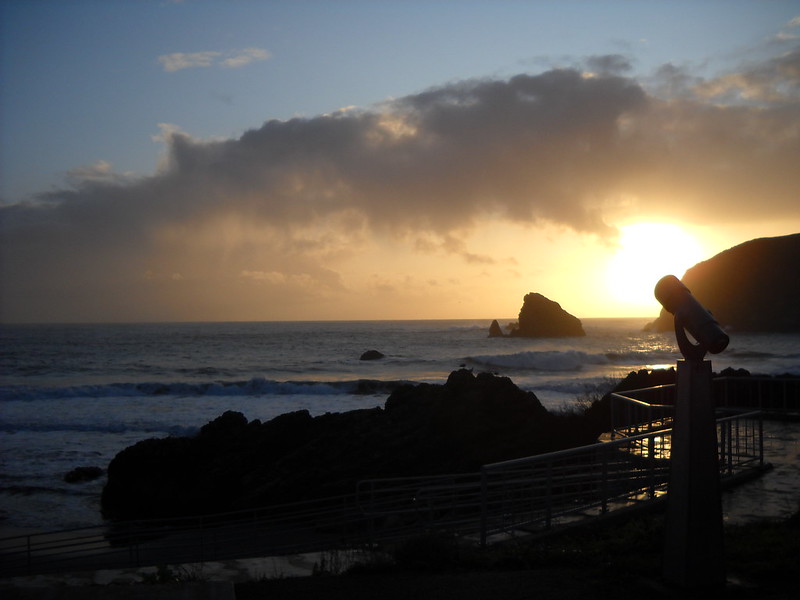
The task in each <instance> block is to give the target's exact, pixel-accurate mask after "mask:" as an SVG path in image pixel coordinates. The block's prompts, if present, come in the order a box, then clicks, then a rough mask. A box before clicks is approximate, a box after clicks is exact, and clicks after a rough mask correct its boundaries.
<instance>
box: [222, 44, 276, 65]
mask: <svg viewBox="0 0 800 600" xmlns="http://www.w3.org/2000/svg"><path fill="white" fill-rule="evenodd" d="M271 56H272V55H271V54H270V53H269V52H268V51H267V50H263V49H261V48H247V49H245V50H242V51H241V52H240V53H238V54H235V55H233V56H229V57H228V58H226V59H224V60H222V61H220V65H221V66H223V67H228V68H231V69H238V68H241V67H244V66H246V65H249V64H250V63H251V62H253V61H256V60H268V59H269V58H270V57H271Z"/></svg>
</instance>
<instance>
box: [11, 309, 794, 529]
mask: <svg viewBox="0 0 800 600" xmlns="http://www.w3.org/2000/svg"><path fill="white" fill-rule="evenodd" d="M512 320H514V319H506V320H500V323H501V324H503V325H504V324H505V323H506V322H509V321H512ZM650 320H652V319H642V318H638V319H583V320H582V322H583V325H584V329H585V330H586V333H587V335H586V337H583V338H547V339H523V338H489V337H488V330H489V324H490V322H491V321H490V320H488V319H484V320H448V321H362V322H259V323H155V324H104V325H99V324H86V325H79V324H75V325H51V324H48V325H44V324H42V325H33V324H32V325H0V525H2V526H3V527H5V528H7V529H8V528H21V529H42V530H44V529H61V528H70V527H80V526H86V525H97V524H100V523H102V517H101V515H100V509H99V497H100V492H101V490H102V487H103V484H104V479H103V478H100V479H97V480H95V481H92V482H88V483H82V484H69V483H65V482H64V481H63V476H64V475H65V474H66V473H67V472H69V471H71V470H72V469H74V468H76V467H83V466H99V467H101V468H105V467H106V466H107V465H108V463H109V461H110V460H111V459H112V458H113V457H114V456H115V455H116V453H117V452H119V451H120V450H122V449H123V448H125V447H127V446H129V445H131V444H134V443H136V442H137V441H140V440H143V439H146V438H151V437H163V436H169V435H189V434H192V433H194V432H196V431H197V430H198V429H199V428H200V427H201V426H203V425H204V424H205V423H207V422H209V421H210V420H212V419H214V418H216V417H217V416H219V415H220V414H222V413H223V412H224V411H226V410H235V411H240V412H242V413H243V414H244V415H245V416H246V417H247V418H248V419H261V420H262V421H265V420H269V419H271V418H273V417H275V416H277V415H280V414H283V413H286V412H290V411H296V410H308V411H309V412H310V413H311V414H312V415H320V414H324V413H326V412H344V411H349V410H354V409H359V408H373V407H376V406H383V404H384V402H385V401H386V398H387V397H388V396H389V394H390V392H391V389H393V386H396V385H397V382H412V383H415V382H429V383H443V382H444V381H445V380H446V378H447V376H448V374H449V373H450V372H451V371H453V370H455V369H458V368H460V367H462V366H463V367H466V368H470V369H473V370H474V371H475V372H481V371H490V372H493V373H497V374H500V375H504V376H508V377H510V378H511V379H512V381H514V383H515V384H517V385H518V386H519V387H521V388H523V389H525V390H530V391H533V392H534V393H535V394H536V395H537V396H538V398H539V399H540V400H541V401H542V403H543V404H544V406H545V407H546V408H548V409H549V410H561V409H564V408H569V407H571V406H574V405H575V404H576V403H577V402H579V399H581V398H585V397H587V395H589V394H591V393H593V392H597V391H599V392H604V391H606V390H607V389H609V388H610V387H611V386H612V385H613V383H614V381H616V380H618V379H620V378H622V377H624V376H625V375H626V374H627V373H628V372H630V371H634V370H639V369H643V368H647V369H652V368H664V367H669V366H674V365H675V362H676V360H677V359H678V358H680V355H679V352H678V349H677V345H676V343H675V336H674V334H673V333H651V332H645V331H643V327H644V325H645V323H647V322H648V321H650ZM730 335H731V343H730V345H729V347H728V348H727V349H726V350H725V351H724V352H723V353H722V354H719V355H716V356H710V357H709V358H710V359H711V360H712V361H713V366H714V370H715V371H720V370H722V369H724V368H726V367H734V368H744V369H747V370H749V371H751V372H752V373H763V374H771V375H774V374H782V373H792V374H800V335H791V334H753V333H741V334H737V333H736V332H730ZM367 350H378V351H379V352H381V353H383V354H384V355H385V356H384V358H382V359H380V360H375V361H362V360H360V356H361V354H362V353H363V352H365V351H367Z"/></svg>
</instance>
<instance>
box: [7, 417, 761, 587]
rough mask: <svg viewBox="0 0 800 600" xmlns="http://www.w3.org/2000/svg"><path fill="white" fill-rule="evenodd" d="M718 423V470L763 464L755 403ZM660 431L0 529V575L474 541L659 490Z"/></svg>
mask: <svg viewBox="0 0 800 600" xmlns="http://www.w3.org/2000/svg"><path fill="white" fill-rule="evenodd" d="M717 423H718V424H717V427H718V433H717V436H718V438H717V439H718V441H719V456H720V470H721V475H722V476H723V478H728V477H731V476H733V475H736V474H738V473H741V472H743V471H745V470H749V469H757V468H758V467H760V466H762V465H763V442H762V440H763V430H762V428H761V426H760V417H759V413H757V412H754V413H747V414H740V415H734V416H729V417H726V418H723V419H720V420H719V421H718V422H717ZM670 439H671V430H670V429H668V428H659V429H655V430H653V431H649V432H646V433H641V434H637V435H628V436H625V437H622V438H620V439H616V440H613V441H610V442H605V443H598V444H592V445H589V446H583V447H580V448H574V449H570V450H563V451H559V452H553V453H549V454H543V455H538V456H533V457H529V458H522V459H517V460H510V461H505V462H500V463H494V464H489V465H485V466H484V467H482V468H481V470H480V471H479V472H477V473H467V474H455V475H440V476H430V477H405V478H392V479H372V480H367V481H362V482H359V483H358V485H357V487H356V493H355V494H353V495H350V496H340V497H335V498H323V499H319V500H314V501H309V502H302V503H293V504H284V505H279V506H271V507H265V508H260V509H257V510H248V511H240V512H236V513H225V514H219V515H212V516H204V517H187V518H184V519H171V520H161V521H138V522H128V523H117V524H113V525H109V526H101V527H90V528H82V529H74V530H70V531H60V532H51V533H42V534H33V535H23V536H16V537H11V538H4V539H0V577H9V576H12V575H19V574H29V573H47V572H59V571H61V572H63V571H78V570H97V569H108V568H121V567H139V566H145V565H158V564H180V563H192V562H205V561H212V560H223V559H233V558H245V557H252V556H271V555H280V554H289V553H297V552H311V551H317V550H330V549H335V548H344V547H355V546H365V545H368V546H372V545H374V544H378V543H386V542H388V541H393V540H399V539H403V538H407V537H409V536H413V535H417V534H420V533H423V532H430V531H439V532H450V533H453V534H456V535H459V536H462V537H467V538H470V539H473V540H474V541H475V542H480V543H481V544H484V545H485V544H488V543H491V542H494V541H499V540H502V539H506V538H508V537H509V536H520V535H528V534H531V533H536V532H541V531H546V530H548V529H551V528H553V527H556V526H559V525H564V524H568V523H574V522H576V521H579V520H581V519H586V518H591V517H596V516H598V515H602V514H606V513H608V512H609V511H612V510H615V509H619V508H623V507H632V506H636V505H642V504H644V503H647V502H649V501H653V500H658V499H659V498H662V497H663V496H664V495H665V493H666V485H667V479H668V472H669V456H670Z"/></svg>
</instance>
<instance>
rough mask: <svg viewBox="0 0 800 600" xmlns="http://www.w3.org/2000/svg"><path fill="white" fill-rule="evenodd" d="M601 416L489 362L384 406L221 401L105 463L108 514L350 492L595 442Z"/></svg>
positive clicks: (140, 514) (188, 511)
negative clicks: (293, 406)
mask: <svg viewBox="0 0 800 600" xmlns="http://www.w3.org/2000/svg"><path fill="white" fill-rule="evenodd" d="M606 425H607V423H602V424H596V423H593V422H592V421H591V420H589V419H586V418H579V417H576V416H567V415H554V414H551V413H549V412H548V411H547V410H546V409H545V408H543V407H542V405H541V403H540V402H539V400H538V399H537V398H536V396H535V395H534V394H533V393H532V392H525V391H522V390H520V389H519V388H518V387H517V386H515V385H514V384H513V383H512V382H511V380H510V379H508V378H505V377H497V376H494V375H491V374H488V373H481V374H479V375H474V374H473V373H472V372H471V371H468V370H464V369H462V370H459V371H454V372H453V373H451V374H450V376H449V378H448V380H447V382H446V383H445V384H443V385H433V384H419V385H405V386H402V387H400V388H398V389H396V390H395V391H394V392H393V393H392V394H391V395H390V396H389V398H388V399H387V401H386V404H385V408H383V409H381V408H375V409H370V410H356V411H351V412H347V413H335V414H331V413H329V414H325V415H322V416H318V417H311V416H310V415H309V413H308V412H307V411H298V412H294V413H288V414H285V415H282V416H279V417H277V418H275V419H272V420H271V421H268V422H266V423H261V422H260V421H258V420H254V421H248V420H247V419H246V418H245V417H244V415H242V414H241V413H236V412H226V413H225V414H223V415H222V416H220V417H218V418H217V419H216V420H214V421H212V422H210V423H208V424H207V425H205V426H204V427H203V428H202V429H201V431H200V432H199V433H198V434H197V435H196V436H193V437H169V438H163V439H149V440H144V441H142V442H139V443H137V444H135V445H133V446H130V447H128V448H126V449H125V450H123V451H121V452H120V453H119V454H117V456H116V457H115V458H114V459H113V460H112V461H111V463H110V464H109V467H108V482H107V484H106V486H105V488H104V490H103V495H102V508H103V512H104V515H105V516H106V517H108V518H112V519H135V518H159V517H172V516H179V515H197V514H203V513H212V512H222V511H228V510H237V509H242V508H248V507H255V506H264V505H269V504H274V503H283V502H294V501H299V500H304V499H310V498H314V497H324V496H331V495H337V494H349V493H352V492H353V491H354V490H355V484H356V482H357V481H359V480H361V479H369V478H382V477H399V476H408V475H425V474H441V473H458V472H472V471H475V470H477V469H478V468H480V466H481V465H483V464H486V463H491V462H495V461H500V460H506V459H511V458H517V457H521V456H528V455H533V454H539V453H543V452H549V451H554V450H559V449H563V448H569V447H574V446H578V445H583V444H588V443H592V442H594V441H595V440H596V439H597V436H598V435H599V434H600V433H601V432H602V430H603V429H604V428H605V427H606Z"/></svg>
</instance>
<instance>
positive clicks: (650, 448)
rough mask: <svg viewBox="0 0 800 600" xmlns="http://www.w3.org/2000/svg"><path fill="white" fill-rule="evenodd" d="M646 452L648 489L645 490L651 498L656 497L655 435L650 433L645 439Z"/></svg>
mask: <svg viewBox="0 0 800 600" xmlns="http://www.w3.org/2000/svg"><path fill="white" fill-rule="evenodd" d="M647 452H648V455H649V456H648V458H649V460H648V461H647V464H648V465H649V470H650V477H649V480H650V485H649V490H648V492H647V496H648V498H650V500H652V499H653V498H655V497H656V436H655V434H651V435H650V437H649V438H648V440H647Z"/></svg>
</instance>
